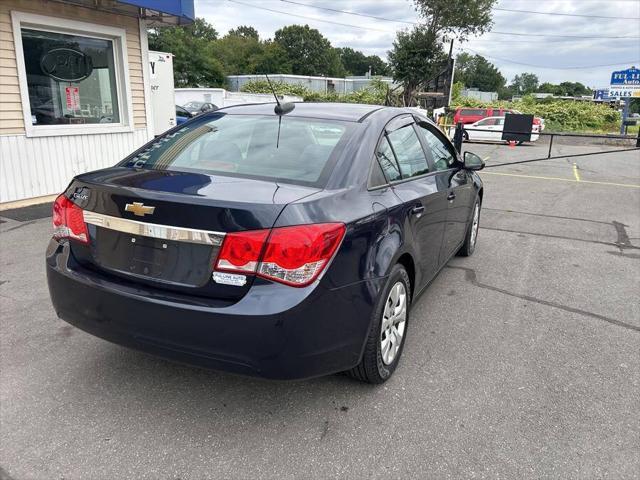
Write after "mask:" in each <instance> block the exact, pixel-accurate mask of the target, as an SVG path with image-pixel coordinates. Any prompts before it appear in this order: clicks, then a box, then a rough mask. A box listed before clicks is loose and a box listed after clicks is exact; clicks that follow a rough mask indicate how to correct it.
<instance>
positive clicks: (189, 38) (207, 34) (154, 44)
mask: <svg viewBox="0 0 640 480" xmlns="http://www.w3.org/2000/svg"><path fill="white" fill-rule="evenodd" d="M217 38H218V33H217V32H216V30H215V29H214V28H213V27H212V26H211V25H209V24H208V23H207V22H206V21H205V20H203V19H200V18H199V19H196V21H195V22H194V23H192V24H191V25H188V26H185V27H163V28H156V29H153V30H150V31H149V49H150V50H158V51H161V52H169V53H173V55H174V57H173V76H174V82H175V86H176V87H199V86H205V87H218V86H222V85H224V83H225V72H224V69H223V67H222V64H221V63H220V61H219V60H218V59H217V58H216V56H215V48H214V45H215V43H214V42H215V40H216V39H217Z"/></svg>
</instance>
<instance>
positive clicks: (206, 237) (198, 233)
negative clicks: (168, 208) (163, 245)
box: [83, 210, 225, 247]
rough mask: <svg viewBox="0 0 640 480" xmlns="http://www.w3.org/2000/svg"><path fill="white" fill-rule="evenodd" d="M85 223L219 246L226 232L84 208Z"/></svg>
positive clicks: (132, 232)
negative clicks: (150, 220)
mask: <svg viewBox="0 0 640 480" xmlns="http://www.w3.org/2000/svg"><path fill="white" fill-rule="evenodd" d="M83 214H84V221H85V223H90V224H91V225H95V226H97V227H102V228H108V229H110V230H116V231H118V232H123V233H129V234H131V235H141V236H143V237H152V238H159V239H161V240H175V241H177V242H188V243H198V244H201V245H211V246H214V247H218V246H220V245H222V240H223V239H224V235H225V234H224V233H222V232H210V231H207V230H195V229H193V228H183V227H171V226H169V225H158V224H157V223H146V222H139V221H137V220H130V219H128V218H118V217H112V216H110V215H104V214H102V213H96V212H90V211H88V210H83Z"/></svg>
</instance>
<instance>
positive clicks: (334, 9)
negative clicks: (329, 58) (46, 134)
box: [280, 0, 640, 25]
mask: <svg viewBox="0 0 640 480" xmlns="http://www.w3.org/2000/svg"><path fill="white" fill-rule="evenodd" d="M280 1H281V2H284V3H291V4H293V5H302V6H303V7H310V8H316V9H318V10H326V11H328V12H334V13H344V14H346V15H356V16H358V17H365V18H373V19H375V20H382V21H384V22H394V23H404V24H407V25H417V24H418V22H409V21H406V20H396V19H393V18H386V17H378V16H376V15H368V14H366V13H359V12H349V11H347V10H340V9H337V8H329V7H321V6H318V5H311V4H308V3H303V2H295V1H293V0H280ZM493 10H498V11H500V12H514V13H530V14H535V15H559V16H563V17H582V18H606V19H609V20H640V17H609V16H605V15H587V14H580V13H560V12H538V11H535V10H516V9H511V8H502V7H493Z"/></svg>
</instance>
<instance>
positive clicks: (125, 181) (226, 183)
mask: <svg viewBox="0 0 640 480" xmlns="http://www.w3.org/2000/svg"><path fill="white" fill-rule="evenodd" d="M317 191H318V189H317V188H311V187H304V186H295V185H283V184H278V183H277V182H275V181H264V180H253V179H247V178H235V177H228V176H221V175H216V176H212V175H205V174H201V173H192V172H178V171H168V170H141V169H131V168H123V167H115V168H110V169H106V170H100V171H97V172H92V173H89V174H85V175H81V176H79V177H77V178H76V179H75V180H74V181H73V182H72V184H71V185H70V186H69V189H68V190H67V195H68V197H69V198H70V199H71V200H72V201H73V202H74V203H76V204H77V205H78V206H80V207H81V208H82V209H83V210H84V218H85V222H86V223H87V224H88V229H89V237H90V241H89V243H88V244H87V245H82V244H78V243H75V242H71V245H72V246H71V248H72V252H73V254H74V257H75V258H76V259H77V260H78V262H79V263H81V264H82V265H83V266H85V267H87V268H91V269H94V270H97V271H99V272H101V273H104V274H107V275H111V276H115V277H118V278H120V279H122V280H124V281H128V282H137V283H143V284H146V285H148V286H152V287H157V288H161V289H169V290H172V291H175V292H181V293H185V294H189V295H200V296H206V297H215V298H222V299H227V300H238V299H239V298H241V297H242V296H243V295H244V294H245V293H246V292H247V290H248V289H249V288H250V286H251V283H252V281H253V278H252V277H247V278H246V283H244V284H243V285H228V284H221V283H216V282H215V281H213V280H212V266H213V263H214V261H215V259H216V257H217V255H218V252H219V249H220V246H221V244H222V241H223V239H224V235H225V234H226V233H228V232H237V231H243V230H257V229H265V228H271V227H272V226H273V224H274V223H275V221H276V219H277V218H278V215H279V214H280V212H281V211H282V209H283V208H284V207H285V206H286V205H287V204H288V203H290V202H293V201H295V200H298V199H300V198H303V197H305V196H307V195H310V194H312V193H315V192H317Z"/></svg>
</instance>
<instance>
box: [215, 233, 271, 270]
mask: <svg viewBox="0 0 640 480" xmlns="http://www.w3.org/2000/svg"><path fill="white" fill-rule="evenodd" d="M268 235H269V230H251V231H247V232H239V233H227V235H226V236H225V237H224V242H223V243H222V248H221V249H220V254H219V255H218V263H217V265H216V270H227V271H231V272H244V273H253V272H255V271H256V268H257V267H258V261H259V260H260V254H261V253H262V248H263V247H264V241H265V240H266V239H267V236H268Z"/></svg>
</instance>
